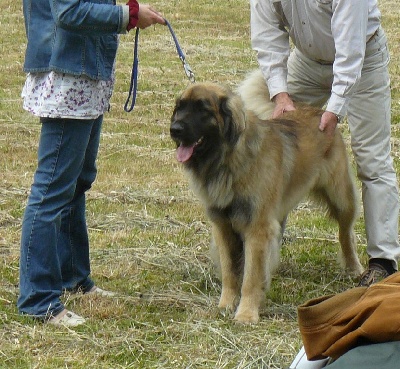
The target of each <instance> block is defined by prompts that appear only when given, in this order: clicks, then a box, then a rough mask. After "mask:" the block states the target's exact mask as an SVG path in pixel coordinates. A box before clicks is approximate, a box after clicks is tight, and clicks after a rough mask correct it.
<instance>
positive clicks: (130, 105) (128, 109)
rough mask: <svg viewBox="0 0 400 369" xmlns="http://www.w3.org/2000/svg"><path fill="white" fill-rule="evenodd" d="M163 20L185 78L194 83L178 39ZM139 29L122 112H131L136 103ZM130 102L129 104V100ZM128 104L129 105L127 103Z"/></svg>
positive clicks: (192, 74) (137, 29) (190, 69)
mask: <svg viewBox="0 0 400 369" xmlns="http://www.w3.org/2000/svg"><path fill="white" fill-rule="evenodd" d="M164 20H165V24H166V25H167V26H168V29H169V31H170V32H171V35H172V38H173V39H174V42H175V47H176V51H177V53H178V56H179V59H180V60H181V62H182V65H183V69H184V71H185V74H186V76H187V78H188V79H189V81H190V82H192V83H194V82H195V81H196V80H195V77H194V73H193V71H192V68H190V65H189V64H188V63H187V62H186V59H185V54H184V53H183V51H182V49H181V47H180V45H179V42H178V39H177V38H176V36H175V33H174V30H173V29H172V27H171V25H170V24H169V22H168V21H167V20H166V19H164ZM138 45H139V28H136V33H135V48H134V53H133V65H132V74H131V83H130V86H129V94H128V98H127V99H126V102H125V105H124V110H125V111H126V112H128V113H129V112H131V111H132V110H133V108H134V107H135V103H136V94H137V79H138V72H139V58H138V54H139V53H138V48H139V46H138ZM131 99H132V101H131V102H130V100H131ZM129 102H130V103H129Z"/></svg>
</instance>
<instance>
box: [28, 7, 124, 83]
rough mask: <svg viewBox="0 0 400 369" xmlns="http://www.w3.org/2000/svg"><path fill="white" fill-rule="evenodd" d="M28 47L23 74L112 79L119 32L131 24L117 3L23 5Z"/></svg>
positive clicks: (122, 31)
mask: <svg viewBox="0 0 400 369" xmlns="http://www.w3.org/2000/svg"><path fill="white" fill-rule="evenodd" d="M23 11H24V19H25V29H26V35H27V39H28V44H27V48H26V54H25V63H24V71H25V72H30V73H35V72H49V71H56V72H60V73H68V74H72V75H77V76H80V75H87V76H88V77H90V78H92V79H95V80H108V79H110V77H111V73H112V69H113V64H114V61H115V57H116V52H117V47H118V33H124V32H125V30H126V26H127V24H128V20H129V12H128V7H127V6H116V5H115V0H23Z"/></svg>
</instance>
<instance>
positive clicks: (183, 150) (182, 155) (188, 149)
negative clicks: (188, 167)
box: [176, 145, 194, 163]
mask: <svg viewBox="0 0 400 369" xmlns="http://www.w3.org/2000/svg"><path fill="white" fill-rule="evenodd" d="M193 150H194V145H192V146H183V145H180V146H179V147H178V148H177V149H176V159H177V160H178V161H179V162H180V163H184V162H185V161H188V160H189V159H190V157H191V156H192V154H193Z"/></svg>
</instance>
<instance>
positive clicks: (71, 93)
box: [21, 72, 114, 119]
mask: <svg viewBox="0 0 400 369" xmlns="http://www.w3.org/2000/svg"><path fill="white" fill-rule="evenodd" d="M112 76H113V77H112V78H111V79H110V80H109V81H95V80H93V79H90V78H88V77H86V76H73V75H70V74H63V73H56V72H46V73H29V74H28V75H27V77H26V81H25V85H24V87H23V89H22V94H21V95H22V97H23V99H24V100H23V108H24V109H25V110H27V111H29V112H30V113H32V114H34V115H36V116H38V117H46V118H66V119H96V118H97V117H99V116H100V115H102V114H104V113H105V112H106V111H107V110H108V109H109V101H110V98H111V95H112V91H113V87H114V73H113V74H112Z"/></svg>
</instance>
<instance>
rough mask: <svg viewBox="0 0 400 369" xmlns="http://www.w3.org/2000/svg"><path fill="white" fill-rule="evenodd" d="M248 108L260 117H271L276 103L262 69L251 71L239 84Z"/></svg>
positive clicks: (239, 89)
mask: <svg viewBox="0 0 400 369" xmlns="http://www.w3.org/2000/svg"><path fill="white" fill-rule="evenodd" d="M237 92H238V94H239V95H240V96H241V98H242V100H243V103H244V106H245V108H246V110H249V111H252V112H253V113H254V114H255V115H256V116H257V117H258V118H259V119H262V120H267V119H271V117H272V113H273V111H274V108H275V104H274V103H273V102H272V101H271V98H270V95H269V91H268V87H267V84H266V82H265V79H264V76H263V74H262V72H261V70H260V69H256V70H254V71H253V72H250V73H249V74H248V76H247V77H246V78H245V79H244V81H243V82H242V83H241V84H240V85H239V86H238V89H237Z"/></svg>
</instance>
